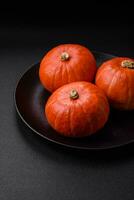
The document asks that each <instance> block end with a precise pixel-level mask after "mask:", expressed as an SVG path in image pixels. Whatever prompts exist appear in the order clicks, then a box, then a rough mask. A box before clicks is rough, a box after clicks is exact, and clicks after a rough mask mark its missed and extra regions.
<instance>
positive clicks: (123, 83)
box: [95, 57, 134, 110]
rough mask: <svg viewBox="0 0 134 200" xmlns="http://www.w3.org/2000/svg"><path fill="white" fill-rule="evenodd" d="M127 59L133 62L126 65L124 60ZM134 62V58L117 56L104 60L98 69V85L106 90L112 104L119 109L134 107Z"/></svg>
mask: <svg viewBox="0 0 134 200" xmlns="http://www.w3.org/2000/svg"><path fill="white" fill-rule="evenodd" d="M126 61H127V62H128V61H129V62H130V64H131V63H132V64H131V65H130V66H129V65H128V67H127V65H126V66H124V65H123V62H126ZM127 62H126V63H127ZM133 62H134V59H130V58H124V57H116V58H113V59H111V60H108V61H106V62H104V63H103V64H102V65H101V66H100V68H99V69H98V71H97V74H96V80H95V82H96V85H97V86H98V87H100V88H101V89H102V90H103V91H104V92H105V94H106V95H107V97H108V99H109V102H110V104H111V105H112V106H113V107H115V108H117V109H121V110H132V109H134V63H133Z"/></svg>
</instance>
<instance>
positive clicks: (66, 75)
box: [39, 44, 96, 92]
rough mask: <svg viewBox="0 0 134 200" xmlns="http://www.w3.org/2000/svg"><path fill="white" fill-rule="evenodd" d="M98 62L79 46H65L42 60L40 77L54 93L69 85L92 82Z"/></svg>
mask: <svg viewBox="0 0 134 200" xmlns="http://www.w3.org/2000/svg"><path fill="white" fill-rule="evenodd" d="M95 72H96V61H95V58H94V56H93V55H92V53H91V52H90V51H89V50H88V49H87V48H86V47H83V46H81V45H78V44H63V45H59V46H57V47H55V48H53V49H52V50H50V51H49V52H48V53H47V54H46V55H45V56H44V58H43V59H42V61H41V64H40V68H39V77H40V81H41V83H42V85H43V86H44V87H45V88H46V89H47V90H49V91H50V92H53V91H54V90H56V89H57V88H59V87H61V86H62V85H65V84H67V83H71V82H75V81H89V82H90V81H92V80H93V79H94V76H95Z"/></svg>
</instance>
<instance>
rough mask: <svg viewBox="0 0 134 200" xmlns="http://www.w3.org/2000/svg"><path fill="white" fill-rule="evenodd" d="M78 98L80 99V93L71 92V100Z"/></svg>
mask: <svg viewBox="0 0 134 200" xmlns="http://www.w3.org/2000/svg"><path fill="white" fill-rule="evenodd" d="M78 97H79V94H78V92H77V91H76V90H72V91H71V92H70V98H71V99H78Z"/></svg>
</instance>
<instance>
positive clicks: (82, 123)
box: [45, 81, 109, 137]
mask: <svg viewBox="0 0 134 200" xmlns="http://www.w3.org/2000/svg"><path fill="white" fill-rule="evenodd" d="M45 115H46V117H47V120H48V122H49V124H50V125H51V126H52V127H53V128H54V129H55V130H56V131H57V132H58V133H59V134H61V135H64V136H68V137H83V136H87V135H91V134H93V133H95V132H96V131H98V130H99V129H101V128H102V127H103V126H104V124H105V123H106V121H107V119H108V116H109V104H108V101H107V98H106V96H105V95H104V93H103V92H102V90H100V89H99V88H97V87H96V86H95V85H93V84H92V83H88V82H84V81H82V82H73V83H70V84H67V85H64V86H62V87H61V88H59V89H57V90H56V91H55V92H54V93H53V94H52V95H51V96H50V97H49V99H48V102H47V104H46V106H45Z"/></svg>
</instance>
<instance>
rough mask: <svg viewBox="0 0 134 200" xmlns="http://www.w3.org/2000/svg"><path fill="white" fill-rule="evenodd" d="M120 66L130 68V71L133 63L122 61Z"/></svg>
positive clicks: (133, 65) (133, 66) (133, 67)
mask: <svg viewBox="0 0 134 200" xmlns="http://www.w3.org/2000/svg"><path fill="white" fill-rule="evenodd" d="M121 66H122V67H127V68H130V69H134V61H131V60H123V61H122V63H121Z"/></svg>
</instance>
